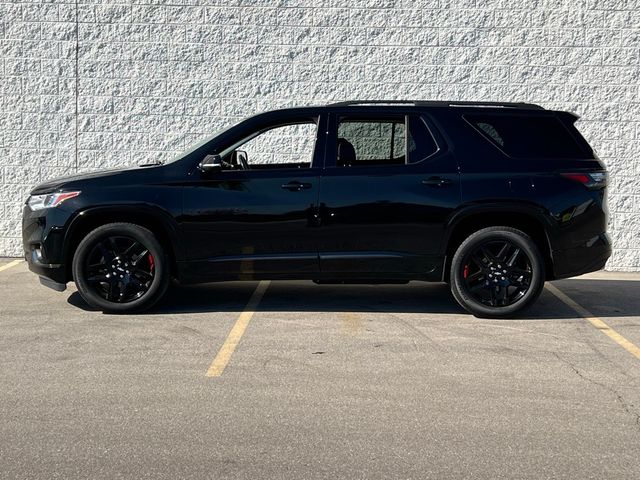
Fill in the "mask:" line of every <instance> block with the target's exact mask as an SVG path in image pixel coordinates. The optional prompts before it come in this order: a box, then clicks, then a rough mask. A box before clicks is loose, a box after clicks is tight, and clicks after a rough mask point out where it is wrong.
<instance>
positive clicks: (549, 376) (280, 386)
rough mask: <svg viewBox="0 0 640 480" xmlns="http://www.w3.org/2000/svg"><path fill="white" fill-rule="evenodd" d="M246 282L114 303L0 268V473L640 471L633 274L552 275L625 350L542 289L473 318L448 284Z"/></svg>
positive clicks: (487, 474) (521, 474) (639, 474)
mask: <svg viewBox="0 0 640 480" xmlns="http://www.w3.org/2000/svg"><path fill="white" fill-rule="evenodd" d="M11 261H12V259H3V260H1V261H0V269H2V267H3V266H7V265H8V264H9V262H11ZM257 285H258V283H257V282H240V283H220V284H209V285H202V286H196V287H172V289H171V290H170V292H169V294H168V295H167V298H166V299H165V300H163V301H162V303H161V304H160V305H158V306H157V307H156V308H155V309H154V310H153V311H152V312H149V313H145V314H141V315H131V316H117V315H105V314H103V313H101V312H96V311H92V310H91V309H89V308H88V307H87V306H86V304H84V302H83V301H82V299H81V298H80V297H79V295H78V294H77V292H76V291H75V288H73V286H72V285H70V288H69V289H68V290H67V291H66V292H64V293H62V294H60V293H57V292H54V291H52V290H49V289H47V288H45V287H42V286H41V285H40V284H39V283H38V281H37V277H36V276H35V275H33V274H32V273H30V272H28V270H27V267H26V264H25V263H24V262H19V263H16V264H13V265H11V266H9V267H8V268H5V269H2V270H0V328H1V331H2V334H1V335H0V365H2V369H1V370H0V418H1V419H2V420H1V421H0V464H1V465H0V478H7V479H9V478H10V479H16V478H47V479H54V478H65V479H70V478H92V479H100V478H109V479H111V478H136V479H142V478H153V479H160V478H167V479H177V478H212V479H213V478H215V479H219V478H253V479H256V478H257V479H261V478H283V479H284V478H292V479H302V478H367V479H372V478H403V479H410V478H415V479H426V478H434V479H447V478H491V479H498V478H531V479H543V478H572V479H573V478H576V479H591V478H593V479H618V478H620V479H622V478H624V479H631V478H640V357H638V356H636V355H635V354H634V353H633V350H632V348H633V346H638V345H640V295H639V293H640V275H636V274H612V273H598V274H592V275H587V276H583V277H580V278H577V279H570V280H563V281H558V282H553V285H554V286H555V287H556V288H557V289H558V290H559V291H560V292H561V293H562V294H564V295H566V296H567V298H570V299H571V300H572V301H574V302H575V303H576V304H577V305H579V306H580V307H582V308H583V309H585V310H587V311H588V313H590V314H591V315H592V316H593V317H594V318H597V319H598V320H600V321H602V322H604V323H605V324H606V326H607V327H609V328H610V329H611V331H613V332H615V333H616V334H618V335H619V336H620V338H623V339H625V340H626V341H627V342H629V345H631V346H629V345H627V348H625V347H624V346H622V345H621V343H620V342H618V341H615V338H614V337H612V336H611V335H610V334H607V332H608V331H607V330H606V328H604V327H598V326H597V325H599V324H594V323H593V322H591V321H589V320H588V319H585V318H583V317H584V315H580V314H579V313H578V312H576V310H575V309H574V308H571V307H570V306H569V305H568V304H567V303H565V302H563V301H562V300H561V299H560V298H558V296H556V295H555V294H554V293H553V292H552V290H550V289H545V291H544V292H543V294H542V296H541V298H540V300H539V301H538V303H537V304H536V305H535V306H534V307H533V308H532V309H531V310H529V311H528V312H527V313H526V314H524V315H523V316H521V317H519V318H518V319H514V320H486V319H478V318H475V317H473V316H471V315H468V314H467V313H465V312H464V311H462V310H461V309H460V308H459V307H458V306H457V304H456V303H455V302H454V300H453V298H452V297H451V295H450V293H449V291H448V288H447V286H446V285H444V284H426V283H418V282H413V283H410V284H408V285H393V286H389V285H377V286H368V285H347V286H343V285H322V286H319V285H315V284H313V283H312V282H270V283H264V284H263V285H262V287H261V288H262V289H263V292H262V293H263V295H262V297H261V298H256V297H255V295H254V297H253V298H254V302H253V304H250V305H249V307H250V308H249V309H247V308H246V307H247V303H248V302H249V299H250V298H252V295H253V294H254V292H255V290H256V287H257ZM252 312H254V313H252ZM582 313H584V312H582ZM609 333H610V332H609ZM616 338H617V337H616ZM216 362H217V363H216ZM214 364H215V368H214V370H215V371H214V372H213V374H212V375H211V376H208V374H211V373H212V370H211V368H212V365H214Z"/></svg>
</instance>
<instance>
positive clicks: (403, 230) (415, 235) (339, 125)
mask: <svg viewBox="0 0 640 480" xmlns="http://www.w3.org/2000/svg"><path fill="white" fill-rule="evenodd" d="M327 155H328V157H327V168H326V169H325V172H324V173H323V177H322V182H321V186H320V219H321V227H320V229H319V231H320V232H321V234H320V237H319V242H320V244H319V254H320V269H321V272H322V276H323V277H324V278H331V277H332V276H334V275H335V277H336V278H344V277H353V278H358V279H367V278H376V277H377V278H381V277H382V278H384V277H387V278H430V275H431V274H433V273H434V272H436V273H439V272H440V267H442V264H443V256H442V255H441V254H440V253H439V252H440V247H441V244H442V241H443V235H444V225H445V222H446V219H447V217H448V216H449V215H450V214H451V212H452V210H453V208H455V207H456V206H457V205H458V204H459V201H460V187H459V175H458V168H457V164H456V162H455V159H454V157H453V155H452V154H451V153H450V152H449V151H448V149H447V147H446V145H444V141H443V140H442V139H441V138H440V137H439V136H438V135H437V131H435V129H434V128H433V126H432V125H430V123H429V121H428V119H426V118H423V117H421V116H419V115H390V116H367V115H362V114H361V115H357V116H354V115H349V114H346V115H344V116H340V115H335V116H333V118H332V121H331V122H330V126H329V139H328V146H327Z"/></svg>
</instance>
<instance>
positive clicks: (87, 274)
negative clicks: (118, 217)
mask: <svg viewBox="0 0 640 480" xmlns="http://www.w3.org/2000/svg"><path fill="white" fill-rule="evenodd" d="M128 245H129V246H128ZM89 262H91V263H89ZM169 265H170V263H169V258H168V256H167V254H166V253H165V251H164V249H163V248H162V245H161V244H160V242H159V241H158V240H157V239H156V237H155V236H154V235H153V233H152V232H151V231H150V230H148V229H146V228H144V227H141V226H139V225H134V224H132V223H109V224H107V225H103V226H101V227H98V228H96V229H95V230H93V231H92V232H90V233H89V234H88V235H87V236H86V237H85V238H84V239H83V240H82V241H81V242H80V244H79V245H78V248H77V249H76V252H75V254H74V256H73V263H72V271H73V278H74V281H75V284H76V287H77V288H78V292H80V295H81V296H82V298H83V299H84V300H85V301H86V302H87V303H88V304H89V305H91V306H93V307H96V308H98V309H99V310H102V311H104V312H110V313H133V312H140V311H143V310H146V309H149V308H150V307H152V306H153V305H154V304H155V303H156V302H157V301H158V300H160V298H161V297H162V296H163V295H164V293H165V291H166V290H167V286H168V285H169V280H170V272H169V268H170V267H169Z"/></svg>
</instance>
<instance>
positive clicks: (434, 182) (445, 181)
mask: <svg viewBox="0 0 640 480" xmlns="http://www.w3.org/2000/svg"><path fill="white" fill-rule="evenodd" d="M452 183H453V180H451V179H450V178H443V177H429V178H425V179H424V180H422V184H423V185H429V186H430V187H446V186H447V185H451V184H452Z"/></svg>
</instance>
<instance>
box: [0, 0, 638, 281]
mask: <svg viewBox="0 0 640 480" xmlns="http://www.w3.org/2000/svg"><path fill="white" fill-rule="evenodd" d="M0 39H1V46H0V54H1V63H0V77H1V78H0V95H1V97H0V98H1V99H0V152H1V155H0V169H1V180H0V182H1V183H2V186H1V188H0V214H1V220H0V254H1V255H18V254H20V240H19V236H20V226H19V219H20V212H21V204H22V202H23V201H24V199H25V198H26V196H27V192H28V190H29V188H30V187H31V186H32V185H34V184H36V183H38V182H39V181H41V180H44V179H46V178H49V177H53V176H58V175H62V174H67V173H71V172H75V171H85V170H93V169H99V168H105V167H113V166H118V165H125V164H130V163H134V162H139V161H144V160H151V159H160V160H163V159H167V158H170V157H172V156H173V155H175V154H176V153H177V152H179V151H181V150H182V149H184V148H185V147H186V146H188V145H189V144H190V143H192V142H194V141H195V140H197V139H199V138H201V137H203V136H204V135H208V134H210V133H212V132H213V131H215V130H217V129H218V128H221V127H223V126H225V125H227V124H229V123H230V122H233V121H236V120H237V119H239V118H240V117H243V116H246V115H249V114H252V113H255V112H259V111H261V110H265V109H269V108H273V107H280V106H286V105H296V104H308V103H322V102H326V101H330V100H341V99H352V98H359V99H376V98H389V99H393V98H421V99H453V100H505V101H506V100H520V101H529V102H536V103H540V104H542V105H543V106H545V107H548V108H559V109H566V110H573V111H575V112H577V113H578V114H580V115H581V116H582V120H581V121H580V123H579V128H580V129H581V131H582V132H583V133H584V134H585V136H586V137H587V139H588V140H589V141H590V142H591V143H592V145H593V146H594V147H595V148H596V149H597V151H598V153H599V155H600V156H601V157H602V158H603V160H604V161H605V162H606V164H607V166H608V167H609V169H610V172H611V176H612V186H611V189H610V197H609V200H610V210H611V232H612V235H613V239H614V242H615V253H614V256H613V258H612V259H611V261H610V262H609V265H608V266H609V268H611V269H624V270H639V269H640V244H639V243H638V241H637V238H639V237H640V186H639V185H640V181H639V174H640V147H639V144H640V142H639V140H640V109H639V108H638V107H639V102H638V98H639V96H640V67H639V64H640V0H486V1H484V0H456V1H453V0H433V1H429V0H399V1H392V0H373V1H364V0H349V1H341V0H297V1H296V0H291V1H286V0H280V1H259V0H231V1H215V0H211V1H207V0H167V1H163V0H140V1H122V2H119V1H114V2H109V1H99V0H78V1H77V3H76V2H75V1H74V2H68V1H42V2H38V1H17V2H8V3H7V2H6V0H5V1H4V2H3V1H2V0H0Z"/></svg>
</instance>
